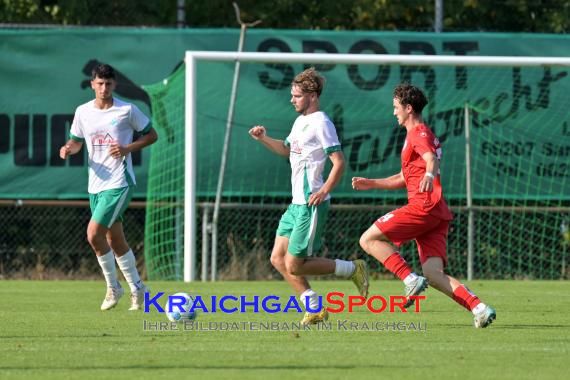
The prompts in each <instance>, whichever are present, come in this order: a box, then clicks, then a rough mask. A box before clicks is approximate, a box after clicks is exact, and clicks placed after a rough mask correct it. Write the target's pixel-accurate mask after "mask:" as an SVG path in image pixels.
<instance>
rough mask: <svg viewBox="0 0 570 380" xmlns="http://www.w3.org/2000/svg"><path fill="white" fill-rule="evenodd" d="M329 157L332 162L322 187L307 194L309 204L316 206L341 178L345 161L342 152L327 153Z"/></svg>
mask: <svg viewBox="0 0 570 380" xmlns="http://www.w3.org/2000/svg"><path fill="white" fill-rule="evenodd" d="M329 159H330V160H331V162H332V169H331V172H330V174H329V177H328V178H327V180H326V182H325V183H324V184H323V187H321V188H320V190H319V191H317V192H316V193H313V194H311V195H310V196H309V201H308V204H309V206H318V205H320V204H321V203H323V202H324V201H325V199H326V198H327V195H328V194H329V193H330V192H331V191H332V190H333V189H334V188H335V187H336V185H337V184H338V183H339V182H340V179H341V178H342V174H343V173H344V168H345V166H346V163H345V161H344V154H343V153H342V152H340V151H339V152H332V153H331V154H329Z"/></svg>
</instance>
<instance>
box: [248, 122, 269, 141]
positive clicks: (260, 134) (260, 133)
mask: <svg viewBox="0 0 570 380" xmlns="http://www.w3.org/2000/svg"><path fill="white" fill-rule="evenodd" d="M249 135H250V136H251V137H253V138H254V139H256V140H263V139H264V138H265V136H267V131H266V130H265V127H264V126H263V125H256V126H255V127H253V128H251V129H250V130H249Z"/></svg>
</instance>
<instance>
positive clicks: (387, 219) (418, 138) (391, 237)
mask: <svg viewBox="0 0 570 380" xmlns="http://www.w3.org/2000/svg"><path fill="white" fill-rule="evenodd" d="M427 102H428V101H427V99H426V97H425V95H424V93H423V92H422V91H421V90H420V89H419V88H417V87H415V86H412V85H409V84H401V85H399V86H397V87H396V88H395V89H394V100H393V104H394V116H396V118H397V119H398V124H399V125H401V126H402V127H404V128H406V141H405V143H404V147H403V149H402V156H401V158H402V170H401V171H400V172H399V173H398V174H395V175H393V176H391V177H388V178H381V179H368V178H362V177H353V178H352V187H353V188H354V189H355V190H369V189H386V190H391V189H400V188H404V187H405V188H407V190H408V204H407V205H405V206H404V207H402V208H399V209H397V210H394V211H392V212H389V213H387V214H386V215H384V216H382V217H380V218H379V219H378V220H376V222H375V223H374V224H373V225H372V226H370V228H369V229H368V230H367V231H366V232H364V234H362V236H361V237H360V246H361V247H362V249H364V251H366V252H367V253H368V254H369V255H371V256H373V257H374V258H375V259H376V260H378V261H380V262H381V263H382V264H383V265H384V266H385V267H386V268H387V269H388V270H389V271H390V272H392V273H394V274H395V275H396V277H398V278H399V279H400V280H402V281H404V284H405V295H406V297H409V296H412V295H414V296H415V295H419V294H420V293H421V292H423V291H424V290H425V289H426V288H427V287H428V280H429V284H430V285H431V286H433V287H434V288H436V289H437V290H439V291H441V292H442V293H444V294H446V295H447V296H449V297H451V298H452V299H453V300H454V301H455V302H457V303H458V304H460V305H461V306H463V307H465V308H466V309H467V310H469V311H471V312H472V313H473V315H474V318H475V321H474V324H475V327H477V328H479V327H487V326H488V325H490V324H491V323H492V322H493V320H495V318H496V316H497V314H496V311H495V309H493V308H492V307H490V306H488V305H485V304H484V303H482V302H481V301H480V300H479V298H478V297H477V296H476V295H475V294H473V293H472V292H471V291H470V290H469V289H467V287H466V286H465V285H463V284H462V283H460V282H459V281H458V280H457V279H455V278H453V277H451V276H449V275H447V274H446V273H445V272H444V269H445V267H446V265H447V254H446V244H447V232H448V229H449V222H450V221H451V220H452V219H453V215H452V214H451V211H450V210H449V208H448V207H447V203H446V202H445V199H444V198H443V192H442V188H441V182H440V174H439V160H440V159H441V146H440V144H439V141H438V139H437V138H436V137H435V136H434V134H433V133H432V131H431V130H430V129H429V128H428V127H427V126H426V125H425V124H424V123H423V120H422V116H421V112H422V110H423V109H424V107H425V105H426V104H427ZM412 239H414V240H415V241H416V244H417V247H418V253H419V256H420V263H421V265H422V270H423V273H424V275H425V276H426V277H427V278H426V277H422V276H418V275H417V274H416V273H414V272H413V271H412V270H411V268H410V267H409V265H408V264H407V263H406V261H405V260H404V258H403V257H402V256H400V254H399V252H398V250H397V249H396V248H395V246H396V247H399V246H400V245H401V244H403V243H405V242H407V241H410V240H412ZM413 303H414V300H413V299H409V298H408V302H407V303H406V305H405V307H409V306H411V305H412V304H413Z"/></svg>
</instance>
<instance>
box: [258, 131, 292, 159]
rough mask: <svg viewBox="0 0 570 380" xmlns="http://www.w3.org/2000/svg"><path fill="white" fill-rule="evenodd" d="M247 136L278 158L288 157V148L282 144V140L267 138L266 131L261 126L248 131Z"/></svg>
mask: <svg viewBox="0 0 570 380" xmlns="http://www.w3.org/2000/svg"><path fill="white" fill-rule="evenodd" d="M249 135H250V136H251V137H252V138H253V139H255V140H257V141H259V142H261V143H262V144H263V145H265V147H267V149H269V150H270V151H272V152H273V153H276V154H278V155H280V156H289V151H290V149H289V147H288V146H285V144H283V140H277V139H273V138H271V137H269V136H267V130H266V129H265V127H264V126H263V125H256V126H255V127H253V128H251V129H250V130H249Z"/></svg>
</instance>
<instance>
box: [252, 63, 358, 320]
mask: <svg viewBox="0 0 570 380" xmlns="http://www.w3.org/2000/svg"><path fill="white" fill-rule="evenodd" d="M323 86H324V78H323V77H322V76H321V75H320V74H319V73H318V72H317V71H316V70H315V69H314V68H310V69H307V70H305V71H303V72H302V73H300V74H299V75H297V76H296V77H295V79H294V80H293V83H292V85H291V104H292V105H293V107H294V108H295V111H297V112H298V113H299V114H300V115H299V117H297V119H296V120H295V123H294V124H293V128H292V129H291V132H290V133H289V136H288V137H287V138H286V139H285V140H284V141H283V140H276V139H273V138H270V137H269V136H267V133H266V129H265V127H264V126H260V125H258V126H255V127H253V128H251V129H250V130H249V134H250V135H251V137H253V138H254V139H255V140H257V141H259V142H261V143H262V144H263V145H265V147H267V148H268V149H269V150H271V151H272V152H273V153H276V154H278V155H281V156H287V157H289V160H290V162H291V184H292V191H293V200H292V202H291V205H289V207H288V208H287V211H286V212H285V213H284V214H283V216H282V217H281V220H280V221H279V226H278V227H277V233H276V236H275V244H274V246H273V251H272V253H271V264H272V265H273V266H274V267H275V269H277V270H278V271H279V272H280V273H281V274H282V275H283V277H284V278H285V280H287V282H288V283H289V285H291V287H292V288H293V289H294V290H295V291H296V292H297V293H298V294H300V295H301V301H302V302H303V304H304V305H305V310H307V312H306V313H305V317H304V319H303V320H302V322H303V323H307V324H309V323H311V324H312V323H317V322H322V321H325V320H327V319H328V311H327V310H326V308H325V307H324V306H322V307H321V310H320V311H318V312H310V311H309V310H318V305H319V298H318V295H317V293H316V292H315V291H314V290H313V289H311V287H310V285H309V282H308V281H307V279H306V277H305V276H307V275H326V274H332V273H334V274H335V275H337V276H342V277H350V278H351V279H352V281H353V282H354V283H355V285H356V286H357V288H358V290H359V293H360V295H362V296H364V297H367V296H368V273H367V271H366V264H365V262H364V261H363V260H354V261H345V260H338V259H337V260H331V259H327V258H324V257H314V256H313V255H314V254H315V253H316V252H317V251H318V250H319V248H320V246H321V234H322V231H323V228H324V225H325V222H326V218H327V213H328V209H329V205H330V194H329V193H330V192H331V191H332V189H333V188H334V187H335V186H336V185H337V183H338V182H339V181H340V178H341V177H342V173H343V171H344V166H345V163H344V156H343V154H342V151H341V148H340V142H339V140H338V137H337V133H336V129H335V126H334V124H333V123H332V122H331V121H330V119H329V118H328V116H327V115H326V114H325V113H324V112H322V111H320V110H319V109H320V106H319V97H320V95H321V92H322V90H323ZM327 159H329V160H330V161H331V162H332V169H331V171H330V174H329V176H328V179H327V180H326V181H323V171H324V168H325V163H326V161H327ZM307 300H308V301H307ZM308 307H309V308H308Z"/></svg>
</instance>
